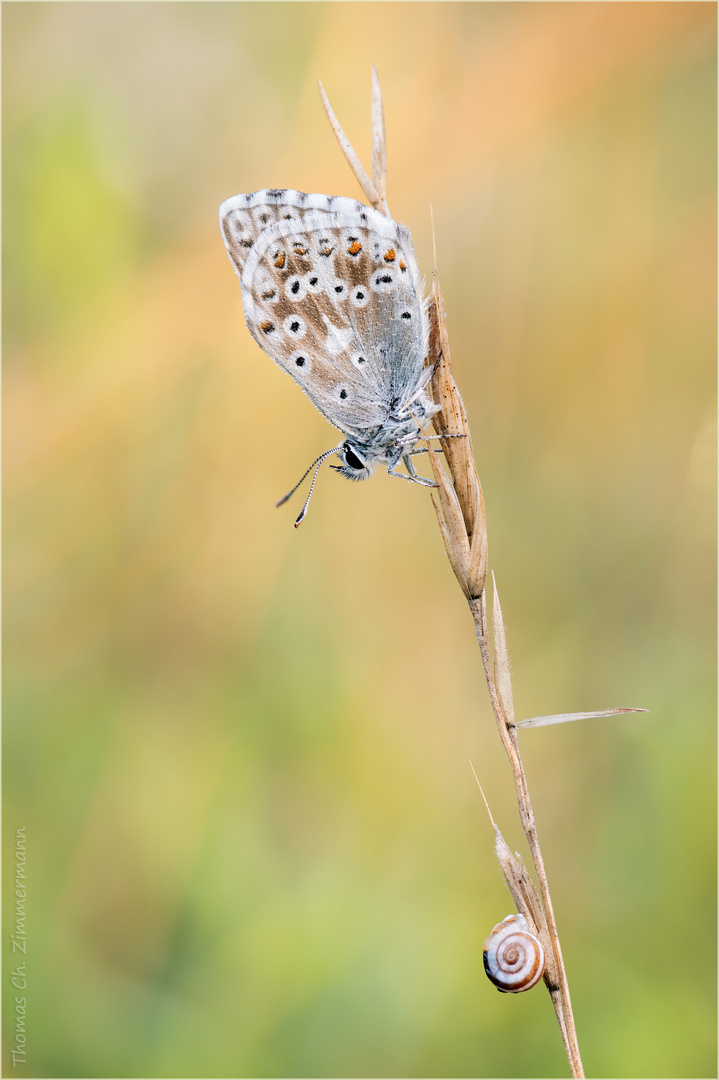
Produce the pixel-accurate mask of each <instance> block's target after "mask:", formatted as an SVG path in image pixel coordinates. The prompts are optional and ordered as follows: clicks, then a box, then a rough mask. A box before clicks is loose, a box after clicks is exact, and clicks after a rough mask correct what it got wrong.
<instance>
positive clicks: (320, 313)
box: [220, 189, 437, 483]
mask: <svg viewBox="0 0 719 1080" xmlns="http://www.w3.org/2000/svg"><path fill="white" fill-rule="evenodd" d="M220 228H221V231H222V235H223V239H224V242H225V247H226V249H227V253H228V255H229V257H230V260H231V262H232V264H233V266H234V267H235V270H236V271H237V274H238V276H239V278H240V282H241V286H242V302H243V307H244V313H245V321H246V323H247V327H248V329H249V331H250V333H251V334H252V336H253V337H254V339H255V341H257V343H258V344H259V345H260V347H261V348H262V349H263V351H264V352H266V353H267V354H268V355H269V356H270V357H271V358H272V359H273V360H274V361H275V363H276V364H278V365H279V366H280V367H281V368H282V369H283V370H285V371H287V372H288V373H289V374H290V375H291V376H292V377H293V379H294V380H295V382H297V383H298V385H299V386H300V387H301V388H302V390H303V391H304V392H305V394H306V395H307V397H309V399H310V401H311V402H312V403H313V405H315V407H316V408H317V409H318V410H319V411H320V412H321V413H322V414H323V415H324V416H325V417H326V419H327V420H329V421H330V423H332V424H334V426H335V427H337V428H339V430H340V431H342V432H343V434H344V435H345V436H346V438H345V440H344V442H343V443H342V444H341V445H340V446H339V447H337V448H336V450H335V451H332V452H337V453H338V454H339V455H340V458H341V460H342V465H341V466H335V468H336V469H337V471H338V472H341V473H342V474H343V475H344V476H346V477H348V478H349V479H352V480H363V479H365V478H366V477H367V476H369V475H371V473H372V470H373V468H374V466H375V465H376V464H377V463H383V464H385V465H386V466H387V471H388V472H389V473H390V475H394V476H398V475H402V474H400V473H396V472H395V469H396V466H397V465H398V464H399V462H400V460H401V459H404V461H405V464H406V466H407V469H408V472H409V477H408V478H409V479H413V480H416V481H418V482H420V483H422V482H423V481H422V478H421V477H417V475H416V473H415V471H414V469H413V468H412V467H411V461H410V458H409V455H410V454H411V453H412V452H413V451H414V448H415V446H416V444H417V442H418V441H419V439H420V437H421V425H422V424H423V423H424V422H425V421H426V420H427V419H428V418H429V417H431V416H432V415H433V414H434V413H435V412H436V411H437V406H436V405H434V404H433V403H432V401H431V399H430V397H429V395H428V393H427V390H426V386H427V382H428V380H429V377H430V374H431V370H430V369H428V368H426V367H425V366H424V359H425V356H426V352H427V333H428V330H427V316H426V312H425V306H424V303H423V301H422V296H421V283H420V280H419V272H418V269H417V263H416V260H415V256H414V250H413V247H412V240H411V236H410V234H409V230H408V229H406V228H405V227H404V226H402V225H399V224H397V223H396V222H394V221H392V219H391V218H389V217H386V216H385V215H383V214H380V213H379V212H378V211H376V210H373V209H371V208H370V207H367V206H364V205H363V204H362V203H359V202H357V201H355V200H354V199H349V198H345V197H340V196H328V195H319V194H305V193H303V192H299V191H290V190H274V189H268V190H265V191H257V192H253V193H250V194H247V195H235V196H233V197H232V198H230V199H227V200H226V201H225V202H224V203H223V204H222V206H221V207H220ZM424 483H428V481H424Z"/></svg>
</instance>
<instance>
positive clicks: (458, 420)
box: [320, 65, 646, 1077]
mask: <svg viewBox="0 0 719 1080" xmlns="http://www.w3.org/2000/svg"><path fill="white" fill-rule="evenodd" d="M320 93H321V95H322V101H323V103H324V106H325V110H326V112H327V116H328V119H329V121H330V124H331V126H332V129H333V131H334V133H335V135H336V137H337V140H338V142H339V144H340V146H341V148H342V151H343V153H344V155H345V157H346V159H347V161H348V163H349V165H350V168H351V169H352V171H353V173H354V175H355V177H356V179H357V181H358V183H359V184H360V187H361V188H362V190H363V191H364V193H365V195H366V197H367V199H368V201H369V202H370V204H371V205H372V206H373V207H374V208H375V209H376V210H379V211H381V212H382V213H384V214H386V215H387V216H389V210H388V209H387V198H386V191H387V145H386V134H385V125H384V112H383V107H382V93H381V90H380V85H379V79H378V76H377V71H376V69H375V67H374V65H372V178H371V179H370V177H369V176H368V174H367V173H366V172H365V170H364V168H363V166H362V164H361V162H360V160H359V158H358V157H357V154H356V153H355V152H354V150H353V149H352V146H351V145H350V143H349V140H348V139H347V137H346V135H345V134H344V132H343V131H342V128H341V127H340V125H339V123H338V121H337V118H336V117H335V115H334V113H333V112H332V109H331V106H330V103H329V101H328V100H327V95H326V94H325V92H324V90H323V89H322V86H321V84H320ZM428 316H429V347H428V355H427V358H426V361H425V363H426V366H428V367H431V368H432V375H431V378H430V383H429V386H430V388H431V391H432V395H433V398H434V401H435V403H436V404H437V405H438V406H439V410H438V412H437V413H436V414H435V416H434V417H433V419H432V423H433V426H434V429H435V432H436V436H426V438H427V453H428V457H429V461H430V466H431V469H432V474H433V477H434V481H435V484H436V489H435V492H436V499H435V492H433V493H432V505H433V507H434V510H435V514H436V516H437V524H438V525H439V530H440V535H441V537H442V541H443V543H444V547H445V551H446V553H447V558H448V559H449V563H450V565H451V567H452V570H453V571H454V574H455V577H456V578H457V581H458V582H459V585H460V588H461V589H462V592H463V593H464V595H465V597H466V599H467V602H468V604H469V608H470V611H471V613H472V618H473V621H474V626H475V633H476V636H477V641H478V643H479V648H480V652H481V655H482V663H483V667H484V674H485V679H486V682H487V689H488V691H489V697H490V701H491V703H492V710H493V712H494V717H495V720H496V723H497V729H498V731H499V735H500V738H501V740H502V744H503V746H504V749H505V751H506V754H507V757H508V759H509V763H510V765H511V768H512V774H513V777H514V785H515V791H516V795H517V805H518V809H519V816H520V820H521V822H522V828H523V829H524V833H525V836H526V838H527V843H528V846H529V850H530V854H531V858H532V864H533V866H534V871H535V874H536V878H537V884H536V885H535V883H534V881H533V880H532V878H531V877H530V875H529V873H528V871H527V868H526V867H525V865H524V862H523V861H522V859H521V856H519V855H518V854H512V852H511V851H510V850H509V848H508V846H507V844H506V843H505V841H504V838H503V836H502V834H501V832H500V830H499V828H498V827H497V825H496V824H495V822H494V819H493V818H492V815H491V813H490V814H489V816H490V821H491V823H492V828H493V830H494V834H495V854H496V856H497V860H498V862H499V865H500V868H501V870H502V873H503V875H504V879H505V881H506V883H507V887H508V889H509V891H510V894H511V896H512V899H513V900H514V903H515V906H516V908H517V911H518V912H519V913H520V914H521V915H524V917H525V918H526V920H527V923H528V925H529V926H530V928H531V929H532V930H533V932H535V933H536V934H537V936H538V937H539V939H540V941H541V942H542V945H543V946H544V951H545V953H546V966H545V971H544V982H545V985H546V986H547V989H548V991H549V994H550V996H551V999H552V1004H553V1006H554V1010H555V1014H556V1017H557V1022H558V1025H559V1029H560V1033H561V1036H562V1041H563V1043H564V1048H565V1052H566V1054H567V1059H568V1061H569V1065H570V1068H571V1072H572V1076H574V1077H583V1076H584V1070H583V1066H582V1059H581V1055H580V1052H579V1044H578V1041H577V1031H576V1026H575V1023H574V1015H573V1012H572V1004H571V998H570V995H569V984H568V981H567V973H566V969H565V966H564V960H563V957H562V950H561V946H560V942H559V933H558V930H557V924H556V920H555V917H554V910H553V907H552V900H551V896H550V892H549V883H548V880H547V874H546V870H545V867H544V859H543V857H542V852H541V848H540V846H539V837H538V834H537V826H536V822H535V819H534V811H533V809H532V803H531V799H530V796H529V786H528V784H527V778H526V775H525V772H524V765H523V763H522V756H521V753H520V750H519V740H518V734H517V732H518V729H520V728H528V727H543V726H547V725H548V724H555V723H566V722H568V721H570V720H578V719H584V718H587V717H590V716H610V715H614V714H617V713H624V712H645V711H646V710H644V709H633V708H625V707H622V708H615V709H601V710H598V711H594V712H587V713H561V714H556V715H554V716H536V717H532V718H530V719H528V720H520V721H519V722H515V710H514V698H513V693H512V677H511V670H510V664H509V653H508V650H507V641H506V634H505V628H504V619H503V616H502V609H501V606H500V602H499V593H498V590H497V586H496V582H495V581H494V576H493V577H492V582H493V602H492V629H491V631H490V626H489V622H488V619H487V599H486V591H485V586H486V579H487V569H488V544H487V520H486V513H485V506H484V497H483V495H482V485H481V483H480V480H479V474H478V472H477V467H476V464H475V460H474V452H473V449H472V437H471V434H470V430H469V424H468V422H467V413H466V410H465V407H464V403H463V401H462V397H461V395H460V392H459V390H458V388H457V384H456V383H455V381H454V378H453V376H452V370H451V359H450V350H449V338H448V335H447V327H446V322H445V316H444V305H443V301H442V293H441V290H440V287H439V275H438V271H437V256H436V249H435V254H434V268H433V273H432V295H431V298H430V301H429V305H428ZM450 436H451V437H450ZM432 437H439V441H440V445H441V448H442V451H443V454H444V465H443V464H442V461H441V460H440V457H439V454H438V452H437V451H436V450H434V449H433V448H432V445H431V442H430V438H432ZM475 776H476V774H475ZM477 783H479V781H477ZM480 791H481V787H480ZM482 797H483V798H484V792H482ZM485 804H486V799H485ZM487 811H488V813H489V806H487Z"/></svg>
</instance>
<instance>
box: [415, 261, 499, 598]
mask: <svg viewBox="0 0 719 1080" xmlns="http://www.w3.org/2000/svg"><path fill="white" fill-rule="evenodd" d="M427 363H428V364H429V365H431V366H432V367H433V369H434V370H433V374H432V379H431V387H432V394H433V397H434V400H435V401H436V402H437V404H438V405H439V406H440V411H439V412H438V413H436V414H435V416H434V418H433V421H432V422H433V424H434V428H435V431H436V432H437V434H438V435H440V436H442V435H443V434H452V435H458V434H461V435H463V436H464V438H462V439H457V438H451V439H442V438H440V443H441V445H442V450H443V451H444V456H445V461H446V462H447V467H448V469H449V475H450V476H451V478H452V484H453V488H454V492H455V494H456V498H457V504H458V506H459V509H460V511H461V514H462V519H463V522H464V537H465V538H466V541H467V543H468V545H469V554H468V557H467V560H466V564H465V570H464V575H463V577H462V578H461V579H459V580H460V584H461V585H462V589H463V591H464V594H465V596H466V597H467V598H468V599H469V600H472V599H476V598H477V597H479V596H480V595H481V592H482V589H483V588H484V582H485V579H486V576H487V559H488V554H487V523H486V517H485V511H484V497H483V495H482V486H481V484H480V482H479V475H478V473H477V467H476V465H475V463H474V455H473V452H472V439H471V436H470V433H469V424H468V423H467V413H466V411H465V408H464V404H463V402H462V398H461V396H460V393H459V390H458V389H457V384H456V383H455V381H454V379H453V378H452V371H451V360H450V352H449V339H448V337H447V326H446V323H445V319H444V308H443V304H442V294H441V291H440V288H439V276H438V274H437V266H436V251H435V267H434V271H433V275H432V300H431V302H430V306H429V351H428V357H427ZM430 460H432V456H431V455H430ZM432 470H433V472H434V474H435V481H436V483H437V484H440V483H441V480H440V478H439V477H438V470H439V471H440V472H441V473H442V477H444V478H445V479H446V474H445V473H444V470H443V469H442V468H441V466H440V465H439V462H438V461H437V460H436V459H435V461H433V462H432ZM462 549H464V543H463V544H462Z"/></svg>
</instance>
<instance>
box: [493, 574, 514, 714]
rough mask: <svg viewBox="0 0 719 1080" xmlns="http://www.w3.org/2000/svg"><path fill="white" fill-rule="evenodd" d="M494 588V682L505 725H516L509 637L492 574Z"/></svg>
mask: <svg viewBox="0 0 719 1080" xmlns="http://www.w3.org/2000/svg"><path fill="white" fill-rule="evenodd" d="M492 585H493V586H494V603H493V605H492V629H493V631H494V682H495V685H496V687H497V693H498V694H499V700H500V701H501V703H502V710H503V712H504V720H505V723H507V724H509V725H513V724H514V699H513V696H512V675H511V672H510V668H509V653H508V651H507V636H506V633H505V630H504V619H503V618H502V609H501V607H500V605H499V593H498V591H497V582H496V581H495V580H494V574H492Z"/></svg>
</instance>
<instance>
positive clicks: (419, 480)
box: [387, 454, 437, 488]
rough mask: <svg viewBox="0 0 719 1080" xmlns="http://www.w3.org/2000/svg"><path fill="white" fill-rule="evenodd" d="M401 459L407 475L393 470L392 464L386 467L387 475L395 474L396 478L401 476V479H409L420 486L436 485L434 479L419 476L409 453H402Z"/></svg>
mask: <svg viewBox="0 0 719 1080" xmlns="http://www.w3.org/2000/svg"><path fill="white" fill-rule="evenodd" d="M402 461H403V462H404V465H405V468H406V470H407V473H408V474H409V475H407V476H405V474H404V473H399V472H395V471H394V466H393V465H390V466H388V467H387V475H388V476H396V477H397V478H398V479H399V478H401V479H402V480H409V481H411V482H412V483H413V484H420V485H421V486H422V487H432V488H433V487H437V485H436V484H435V482H434V480H426V479H425V478H424V476H419V475H418V474H417V470H416V469H415V467H414V465H413V464H412V459H411V458H410V456H409V454H403V455H402Z"/></svg>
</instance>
